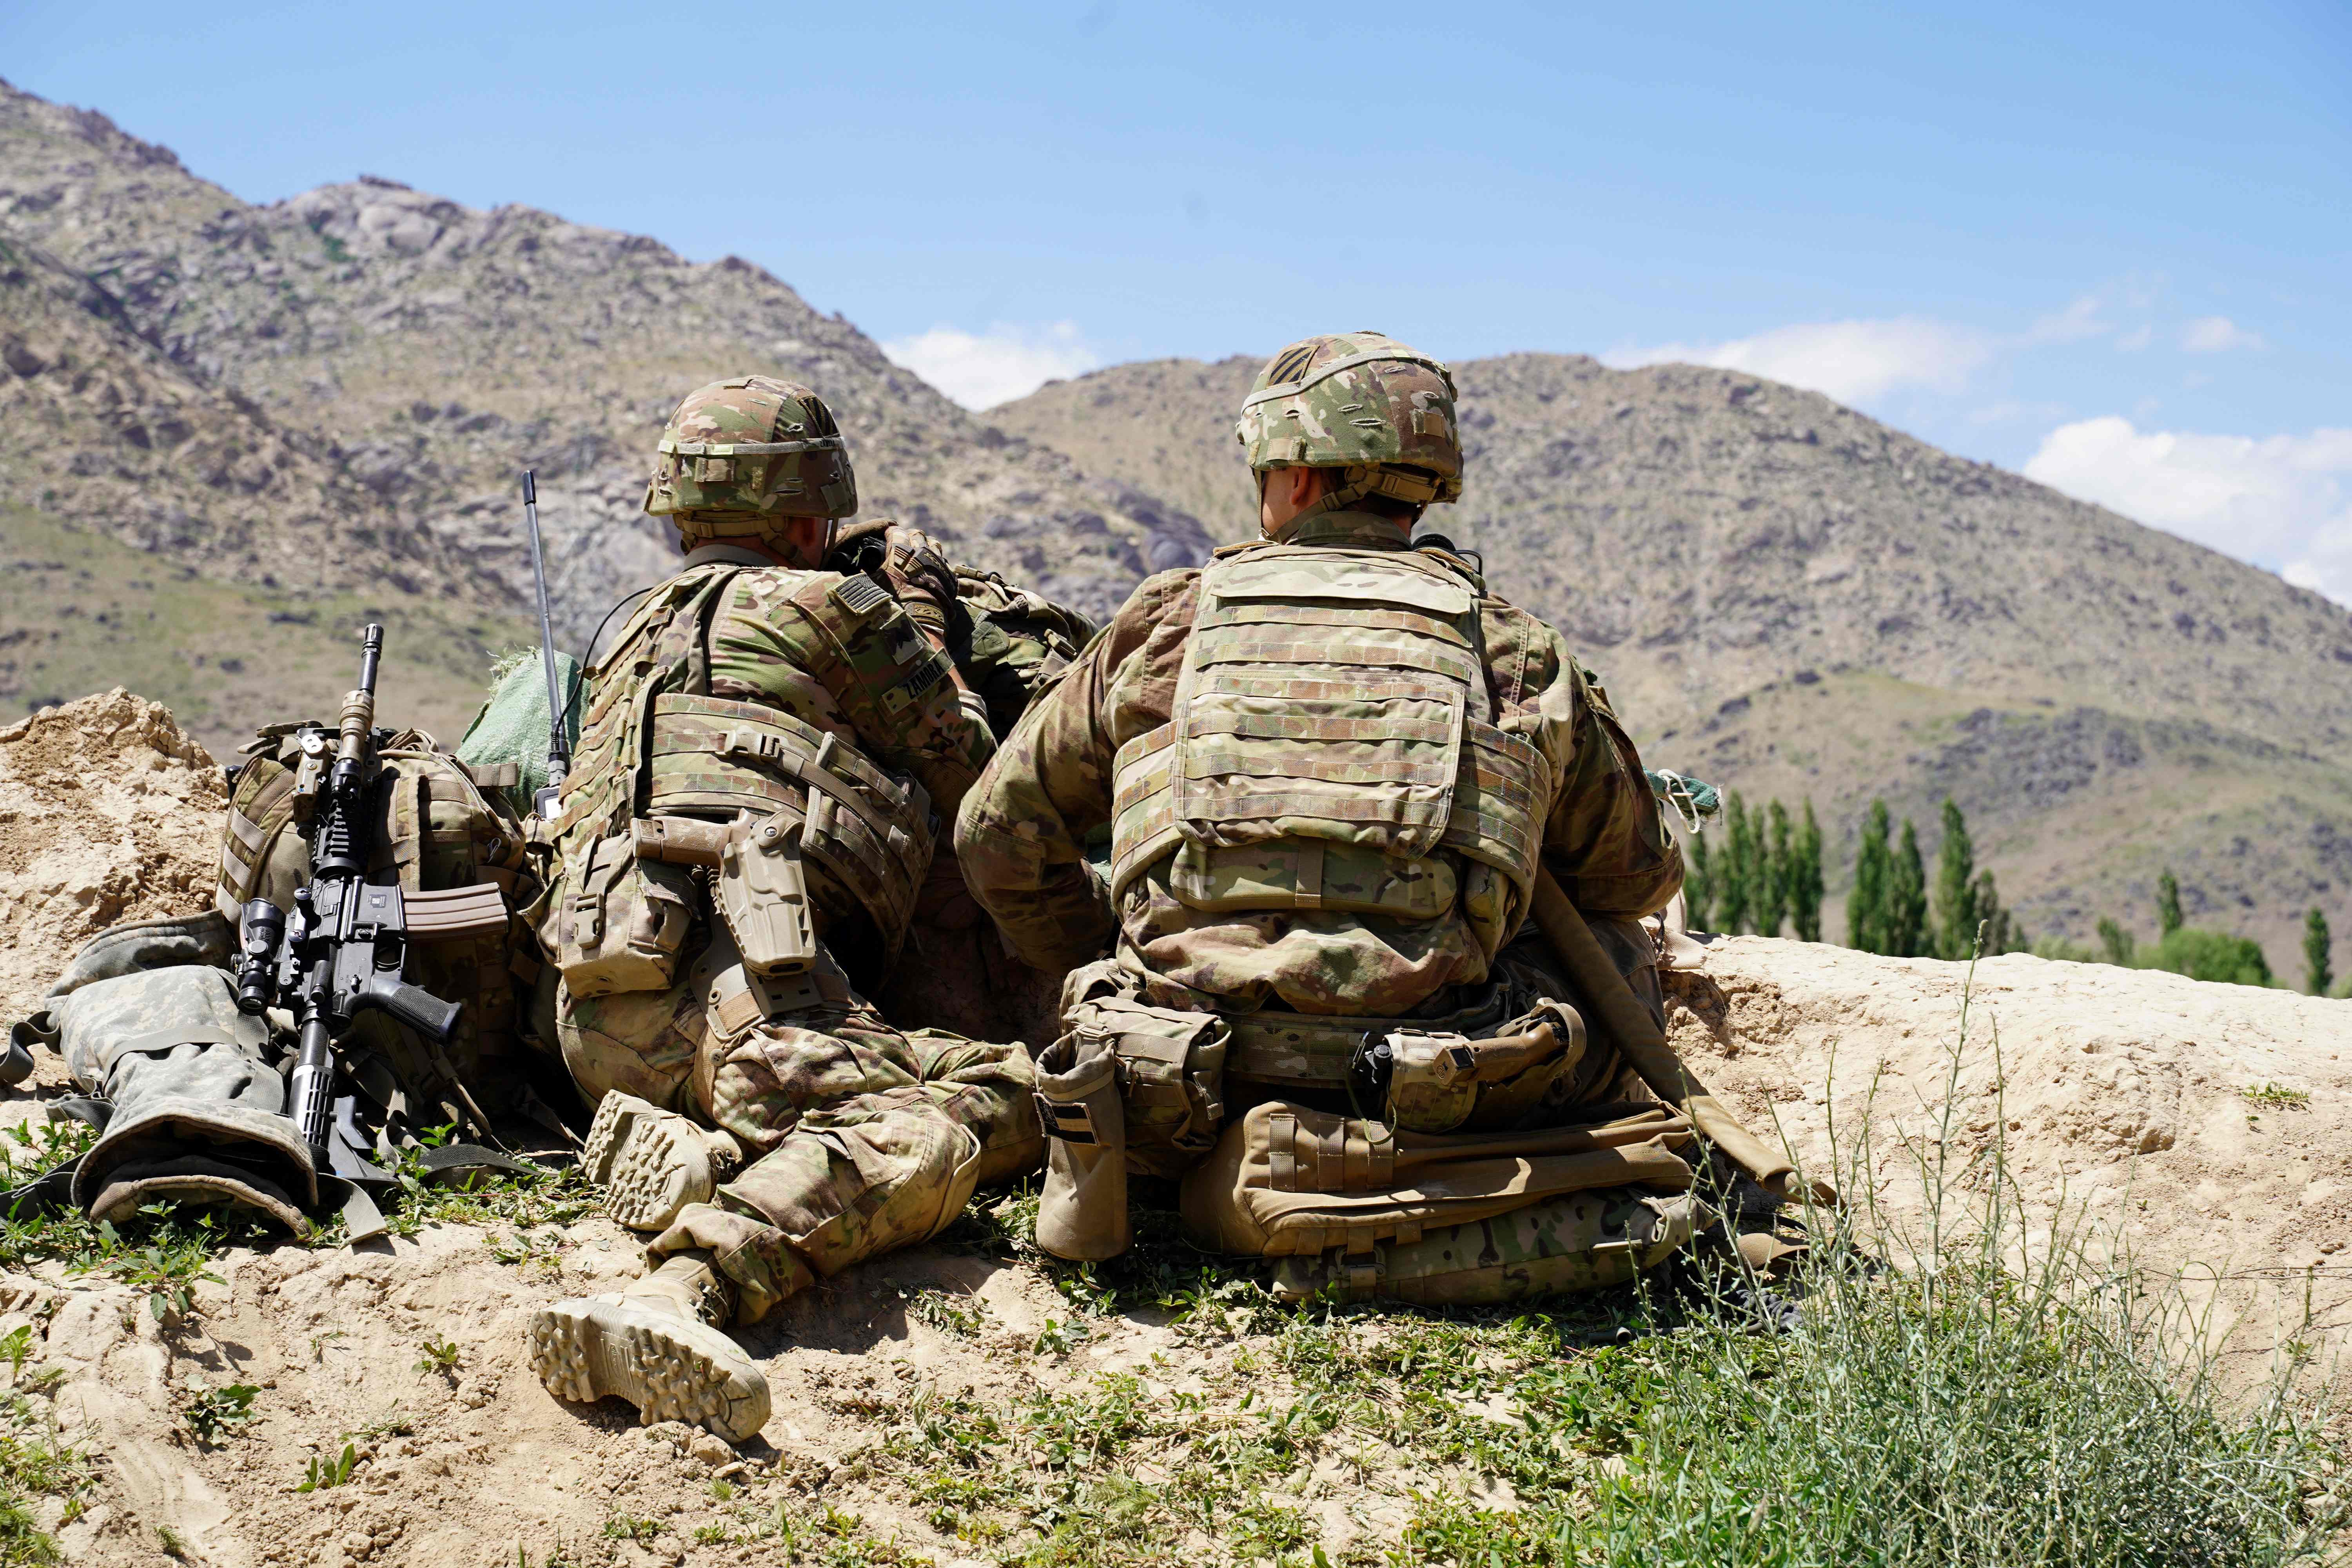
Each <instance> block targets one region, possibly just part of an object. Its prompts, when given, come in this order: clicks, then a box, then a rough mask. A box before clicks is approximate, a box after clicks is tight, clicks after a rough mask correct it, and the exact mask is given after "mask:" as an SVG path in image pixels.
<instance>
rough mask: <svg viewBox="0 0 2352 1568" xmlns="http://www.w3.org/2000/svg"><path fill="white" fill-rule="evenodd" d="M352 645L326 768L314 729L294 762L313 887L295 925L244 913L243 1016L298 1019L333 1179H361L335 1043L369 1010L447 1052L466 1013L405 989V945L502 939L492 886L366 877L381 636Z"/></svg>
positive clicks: (365, 636) (371, 633)
mask: <svg viewBox="0 0 2352 1568" xmlns="http://www.w3.org/2000/svg"><path fill="white" fill-rule="evenodd" d="M360 648H361V653H360V684H359V689H357V690H355V691H353V692H352V693H351V694H350V695H348V696H346V697H345V698H344V699H343V709H342V716H341V723H340V725H339V728H338V730H337V731H336V735H335V738H334V741H333V742H332V760H331V761H330V760H329V747H330V742H329V740H328V735H327V732H326V731H324V730H323V729H321V728H320V726H318V725H315V724H311V725H306V726H304V727H303V728H302V729H301V730H300V731H297V733H296V741H297V743H298V744H299V746H300V748H301V751H302V761H301V763H300V764H299V767H298V768H297V769H296V772H295V784H294V798H295V802H296V811H297V813H298V814H299V813H301V812H302V811H303V809H304V807H305V805H307V806H308V808H309V811H308V820H307V822H305V823H304V824H303V825H302V828H301V831H302V832H303V835H304V837H307V838H308V839H309V840H310V882H309V884H308V885H307V886H304V887H301V888H298V889H295V892H294V908H293V910H292V912H291V913H290V914H289V913H288V912H287V911H285V910H280V909H278V906H276V905H275V904H272V903H271V902H270V901H269V900H267V899H256V900H253V901H252V902H250V903H248V904H247V905H246V906H245V909H244V910H243V920H242V922H241V924H242V928H243V929H242V938H243V942H244V962H243V963H242V964H241V965H240V966H239V968H238V971H237V995H236V1005H237V1010H238V1011H239V1012H241V1013H245V1014H247V1015H251V1016H259V1015H260V1014H262V1013H263V1012H265V1011H266V1010H267V1009H268V1008H269V1007H270V1006H271V1005H273V1004H275V1003H277V1002H278V1001H280V1000H281V999H282V1000H283V1002H284V1003H285V1005H286V1006H287V1007H288V1009H289V1011H291V1012H292V1013H293V1015H294V1024H295V1028H296V1030H297V1031H298V1033H299V1041H300V1043H299V1048H298V1050H297V1051H296V1054H295V1058H294V1071H293V1074H292V1081H291V1083H290V1085H289V1090H290V1092H289V1100H290V1101H291V1114H292V1116H293V1120H294V1124H295V1126H296V1127H297V1128H298V1129H299V1131H301V1134H302V1142H304V1143H306V1144H308V1145H309V1146H310V1158H311V1163H312V1164H313V1166H314V1168H316V1169H317V1170H319V1171H320V1172H321V1173H328V1172H333V1173H337V1174H364V1173H366V1170H365V1167H364V1166H363V1165H362V1166H358V1167H357V1168H356V1169H354V1168H353V1167H354V1165H355V1163H356V1162H357V1158H358V1152H357V1151H356V1150H352V1151H343V1150H339V1149H337V1148H336V1147H335V1145H334V1142H333V1129H332V1127H331V1114H332V1111H333V1108H334V1105H333V1100H334V1097H333V1092H332V1091H333V1086H334V1077H335V1051H334V1046H335V1042H336V1041H337V1040H338V1039H340V1038H341V1037H343V1036H344V1035H346V1034H348V1033H349V1032H350V1031H351V1028H352V1025H353V1024H354V1023H356V1022H357V1021H358V1018H359V1016H360V1015H361V1014H362V1013H365V1012H368V1011H371V1010H374V1011H380V1012H383V1013H388V1014H390V1015H391V1016H393V1017H394V1018H396V1019H398V1020H399V1021H400V1022H401V1023H404V1024H405V1025H407V1026H409V1027H410V1028H412V1029H415V1031H416V1032H417V1033H418V1034H420V1035H422V1036H424V1037H425V1038H426V1039H427V1040H428V1041H430V1042H432V1043H433V1045H434V1046H435V1047H439V1046H442V1045H446V1044H447V1043H448V1040H449V1037H450V1036H451V1035H452V1034H454V1033H455V1032H456V1031H457V1019H458V1016H459V1013H460V1012H461V1010H462V1008H463V1004H462V1003H457V1002H444V1001H442V1000H441V999H440V998H439V997H437V996H435V995H434V994H431V993H430V992H428V991H426V990H425V989H424V988H423V987H421V986H418V985H414V984H410V983H409V982H408V980H407V978H406V970H407V964H408V948H409V943H410V942H428V941H435V940H441V939H447V938H452V937H464V936H478V935H483V934H487V933H488V932H490V931H503V930H504V929H506V907H505V905H504V903H503V902H502V901H501V900H500V899H499V891H498V889H497V888H496V887H494V886H493V885H491V884H489V883H487V882H483V883H478V884H476V885H474V886H472V887H467V888H457V889H450V890H448V891H446V892H438V893H406V894H404V893H403V892H402V891H401V889H400V887H399V885H398V883H397V882H396V881H395V882H394V883H392V884H390V885H381V884H374V883H370V882H369V881H368V880H367V870H368V862H369V860H370V859H371V858H373V854H374V851H375V849H376V847H377V846H376V843H375V838H376V833H375V827H376V824H377V820H378V817H379V816H380V810H379V809H378V807H377V805H376V802H375V799H374V796H375V793H376V792H375V785H376V783H377V779H378V776H379V770H378V766H377V762H376V751H377V748H378V747H379V746H380V745H382V744H383V742H384V741H386V740H389V739H390V735H389V733H388V732H387V731H379V730H377V729H376V728H375V681H376V667H377V664H378V662H379V660H380V658H381V657H382V655H383V627H382V626H368V627H367V628H366V629H365V630H364V631H363V632H362V634H361V642H360ZM338 1154H341V1155H342V1156H343V1158H341V1160H338V1159H337V1158H336V1156H337V1155H338Z"/></svg>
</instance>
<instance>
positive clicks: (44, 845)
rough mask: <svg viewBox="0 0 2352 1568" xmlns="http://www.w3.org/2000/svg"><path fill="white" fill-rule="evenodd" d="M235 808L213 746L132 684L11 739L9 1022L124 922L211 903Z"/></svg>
mask: <svg viewBox="0 0 2352 1568" xmlns="http://www.w3.org/2000/svg"><path fill="white" fill-rule="evenodd" d="M227 809H228V790H227V788H226V785H225V784H224V783H223V775H222V773H221V770H220V768H219V767H218V766H216V765H215V763H214V762H213V760H212V758H211V756H210V755H208V754H207V753H206V752H205V749H204V747H202V746H200V745H198V744H197V743H196V742H194V741H192V740H190V739H189V738H188V737H187V735H186V733H185V732H184V731H182V730H181V728H180V726H179V724H178V722H177V721H174V720H173V717H172V715H171V713H170V711H169V710H166V709H165V708H163V706H162V705H161V704H159V703H154V702H150V701H147V700H145V699H143V698H139V697H133V696H131V694H130V693H129V692H127V691H124V690H123V689H121V688H120V687H117V688H116V689H114V690H112V691H109V692H105V693H102V694H100V695H99V696H96V697H85V698H83V699H82V700H79V702H68V703H67V704H66V705H65V706H64V707H62V708H48V709H44V710H41V711H40V712H38V713H36V714H34V715H33V716H32V717H31V718H29V719H25V720H21V721H18V722H16V723H15V724H12V725H10V726H8V727H7V728H6V729H5V730H0V1016H5V1018H6V1019H8V1020H10V1021H14V1020H15V1019H16V1018H17V1017H19V1016H23V1015H24V1014H26V1013H27V1012H30V1011H32V1010H33V1009H34V1008H35V1007H37V1005H39V998H40V997H41V996H42V995H43V994H45V993H46V992H47V990H48V987H49V985H50V984H51V983H52V982H53V981H55V980H56V979H57V977H58V974H59V973H61V972H63V970H64V968H65V965H66V961H67V960H68V958H70V957H71V956H72V955H73V952H74V950H75V949H76V948H78V947H79V946H80V945H81V944H82V943H83V942H87V941H89V939H90V938H91V937H93V936H96V935H97V934H98V933H99V932H100V931H105V930H106V929H108V928H109V927H110V926H116V925H120V924H121V923H122V922H123V921H136V920H151V919H153V918H155V917H157V916H161V915H177V914H191V913H195V912H197V911H200V910H205V909H207V908H209V907H210V906H211V904H212V899H213V883H214V879H215V876H216V874H217V871H218V868H219V864H220V836H221V822H222V814H223V813H224V812H225V811H226V810H227Z"/></svg>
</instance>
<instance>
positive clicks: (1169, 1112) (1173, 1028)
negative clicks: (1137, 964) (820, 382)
mask: <svg viewBox="0 0 2352 1568" xmlns="http://www.w3.org/2000/svg"><path fill="white" fill-rule="evenodd" d="M1070 1033H1071V1034H1072V1035H1073V1036H1075V1037H1077V1040H1078V1041H1079V1042H1080V1043H1079V1046H1078V1054H1079V1055H1080V1056H1082V1057H1086V1056H1092V1055H1093V1054H1094V1053H1095V1051H1097V1050H1099V1049H1108V1051H1109V1052H1110V1053H1111V1054H1112V1055H1113V1056H1115V1057H1116V1058H1118V1087H1119V1100H1120V1102H1121V1104H1122V1105H1123V1106H1124V1107H1125V1109H1126V1122H1127V1168H1128V1170H1129V1171H1130V1172H1131V1173H1134V1174H1136V1175H1139V1176H1181V1175H1182V1174H1183V1173H1185V1172H1187V1171H1189V1170H1191V1169H1192V1167H1193V1166H1194V1165H1196V1164H1198V1163H1200V1161H1201V1158H1202V1156H1203V1155H1205V1154H1206V1153H1208V1152H1209V1151H1210V1150H1211V1149H1213V1148H1214V1147H1215V1146H1216V1142H1217V1133H1218V1131H1219V1130H1220V1129H1222V1128H1223V1126H1224V1122H1225V1106H1224V1088H1225V1047H1226V1046H1227V1045H1228V1044H1229V1043H1230V1042H1231V1040H1232V1038H1233V1030H1232V1027H1231V1026H1229V1025H1228V1024H1227V1023H1226V1022H1225V1020H1224V1019H1223V1018H1221V1017H1219V1016H1217V1015H1216V1014H1214V1013H1180V1012H1178V1011H1176V1010H1175V1009H1174V1008H1172V1007H1154V1006H1151V1005H1149V1004H1146V1003H1142V1002H1136V1001H1131V1000H1129V999H1128V998H1126V997H1123V996H1100V997H1095V998H1093V999H1091V1000H1088V1001H1085V1002H1081V1003H1079V1004H1078V1005H1077V1006H1076V1007H1075V1008H1073V1009H1072V1011H1071V1014H1070Z"/></svg>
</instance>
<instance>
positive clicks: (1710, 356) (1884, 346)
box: [1601, 316, 1993, 403]
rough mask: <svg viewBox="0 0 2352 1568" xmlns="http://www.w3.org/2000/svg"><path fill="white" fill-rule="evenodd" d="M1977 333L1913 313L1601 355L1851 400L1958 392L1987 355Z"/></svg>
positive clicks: (1610, 360) (1621, 363)
mask: <svg viewBox="0 0 2352 1568" xmlns="http://www.w3.org/2000/svg"><path fill="white" fill-rule="evenodd" d="M1992 349H1993V345H1992V342H1991V341H1990V339H1988V338H1986V337H1985V336H1984V335H1983V334H1981V333H1979V332H1975V331H1969V329H1968V328H1966V327H1956V326H1952V325H1950V324H1949V323H1948V322H1944V321H1929V320H1927V319H1926V318H1924V317H1919V316H1900V317H1896V318H1895V319H1893V320H1891V321H1813V322H1807V323H1805V324H1802V325H1800V326H1793V327H1776V328H1774V329H1773V330H1772V331H1769V332H1759V333H1758V334H1757V335H1756V336H1754V337H1752V338H1734V339H1732V340H1731V341H1730V342H1721V343H1663V344H1660V345H1659V346H1657V347H1655V348H1629V349H1620V350H1617V351H1615V352H1613V353H1604V354H1602V355H1601V362H1602V363H1605V364H1610V365H1614V366H1616V367H1617V368H1619V369H1621V370H1623V369H1629V368H1631V367H1633V366H1634V365H1643V364H1664V363H1668V362H1670V361H1673V362H1679V363H1685V364H1706V365H1716V366H1719V367H1720V368H1722V369H1725V370H1742V371H1747V372H1748V373H1750V374H1755V375H1766V376H1770V377H1771V378H1772V379H1773V380H1775V381H1785V382H1789V383H1790V384H1793V385H1797V386H1803V387H1810V388H1811V389H1812V390H1813V391H1815V392H1820V393H1825V394H1827V395H1829V396H1832V397H1834V398H1836V399H1837V400H1838V401H1839V402H1841V403H1858V402H1862V401H1864V400H1866V399H1869V398H1874V397H1877V396H1880V395H1883V394H1885V393H1888V392H1892V391H1894V390H1895V388H1896V387H1901V386H1925V387H1930V388H1933V389H1934V390H1936V391H1938V392H1958V390H1960V388H1962V387H1963V386H1965V385H1966V384H1968V379H1969V373H1970V372H1972V371H1974V370H1975V369H1976V368H1977V367H1978V366H1979V365H1980V364H1982V363H1984V362H1985V361H1986V360H1988V359H1990V357H1991V356H1992Z"/></svg>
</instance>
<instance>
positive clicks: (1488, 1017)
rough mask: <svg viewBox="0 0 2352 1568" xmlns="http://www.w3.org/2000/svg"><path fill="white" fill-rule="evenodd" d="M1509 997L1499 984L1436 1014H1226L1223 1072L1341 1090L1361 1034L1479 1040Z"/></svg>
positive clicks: (1496, 1023)
mask: <svg viewBox="0 0 2352 1568" xmlns="http://www.w3.org/2000/svg"><path fill="white" fill-rule="evenodd" d="M1508 1001H1509V998H1508V997H1507V996H1506V995H1505V994H1504V989H1503V987H1502V986H1500V985H1489V986H1488V987H1487V988H1486V992H1485V994H1483V995H1481V996H1480V997H1479V999H1478V1000H1477V1001H1476V1002H1475V1003H1473V1004H1472V1005H1470V1006H1467V1007H1465V1008H1463V1009H1462V1010H1461V1011H1460V1012H1457V1013H1450V1014H1447V1015H1446V1016H1443V1017H1438V1018H1361V1017H1355V1016H1349V1015H1345V1014H1328V1015H1326V1014H1319V1013H1291V1012H1286V1011H1284V1010H1281V1009H1278V1008H1267V1009H1265V1011H1263V1012H1257V1013H1249V1014H1244V1015H1240V1016H1230V1017H1228V1018H1227V1020H1226V1021H1227V1022H1228V1023H1230V1024H1231V1025H1232V1026H1233V1030H1234V1037H1233V1040H1232V1043H1231V1044H1229V1045H1228V1046H1226V1047H1225V1076H1226V1077H1227V1078H1229V1079H1250V1080H1252V1081H1255V1082H1258V1083H1268V1084H1276V1085H1279V1086H1281V1087H1283V1088H1286V1089H1344V1088H1345V1087H1346V1086H1347V1082H1348V1059H1349V1057H1350V1056H1351V1055H1353V1054H1354V1052H1355V1049H1356V1047H1357V1046H1359V1045H1360V1044H1361V1043H1362V1042H1363V1041H1365V1040H1367V1039H1374V1040H1377V1039H1381V1038H1383V1037H1386V1036H1389V1035H1391V1034H1395V1033H1397V1032H1398V1031H1400V1030H1409V1031H1413V1032H1418V1033H1425V1034H1448V1035H1465V1036H1467V1037H1470V1038H1471V1039H1474V1040H1478V1039H1485V1038H1486V1037H1490V1036H1492V1035H1493V1034H1494V1033H1495V1032H1496V1030H1497V1029H1499V1028H1500V1027H1501V1026H1502V1024H1503V1019H1504V1009H1505V1007H1506V1006H1507V1005H1508Z"/></svg>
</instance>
